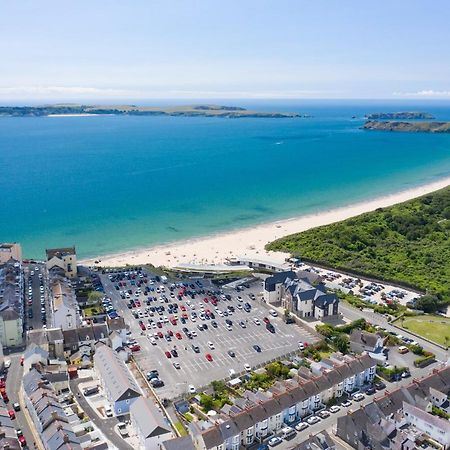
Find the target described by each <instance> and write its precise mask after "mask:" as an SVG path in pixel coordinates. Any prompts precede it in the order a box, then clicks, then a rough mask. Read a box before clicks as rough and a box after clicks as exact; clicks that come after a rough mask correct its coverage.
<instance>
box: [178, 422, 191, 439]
mask: <svg viewBox="0 0 450 450" xmlns="http://www.w3.org/2000/svg"><path fill="white" fill-rule="evenodd" d="M175 428H176V429H177V431H178V433H179V434H180V436H187V434H188V432H187V430H186V428H185V427H184V425H183V423H182V422H175Z"/></svg>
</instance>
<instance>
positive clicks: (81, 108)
mask: <svg viewBox="0 0 450 450" xmlns="http://www.w3.org/2000/svg"><path fill="white" fill-rule="evenodd" d="M100 114H101V115H111V114H113V115H129V116H189V117H197V116H200V117H224V118H244V117H264V118H292V117H301V115H300V114H298V113H292V112H264V111H249V110H247V109H245V108H241V107H238V106H222V105H187V106H167V107H157V106H136V105H73V104H61V105H45V106H2V107H0V116H13V117H41V116H69V115H70V116H72V115H100Z"/></svg>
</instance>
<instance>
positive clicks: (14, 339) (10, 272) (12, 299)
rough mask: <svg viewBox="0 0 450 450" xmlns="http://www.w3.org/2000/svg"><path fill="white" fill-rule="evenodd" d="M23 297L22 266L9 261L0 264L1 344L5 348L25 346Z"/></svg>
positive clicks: (14, 261) (11, 260)
mask: <svg viewBox="0 0 450 450" xmlns="http://www.w3.org/2000/svg"><path fill="white" fill-rule="evenodd" d="M23 295H24V276H23V270H22V264H21V263H20V262H19V261H17V260H14V259H9V260H8V261H7V262H5V263H4V264H0V343H1V344H2V346H3V347H17V346H21V345H23V340H24V330H23V326H24V323H23V314H24V310H23V308H24V306H23V305H24V298H23Z"/></svg>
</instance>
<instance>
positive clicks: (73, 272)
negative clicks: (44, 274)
mask: <svg viewBox="0 0 450 450" xmlns="http://www.w3.org/2000/svg"><path fill="white" fill-rule="evenodd" d="M45 253H46V255H47V262H46V266H47V270H48V271H49V272H52V271H53V272H56V273H63V274H64V275H65V276H66V277H68V278H75V277H76V276H77V254H76V251H75V247H65V248H49V249H47V250H46V251H45Z"/></svg>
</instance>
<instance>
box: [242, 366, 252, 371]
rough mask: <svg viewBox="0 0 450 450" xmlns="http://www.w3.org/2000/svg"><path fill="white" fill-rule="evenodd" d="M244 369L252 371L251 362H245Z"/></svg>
mask: <svg viewBox="0 0 450 450" xmlns="http://www.w3.org/2000/svg"><path fill="white" fill-rule="evenodd" d="M244 369H245V370H246V372H250V371H251V370H252V368H251V367H250V364H244Z"/></svg>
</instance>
